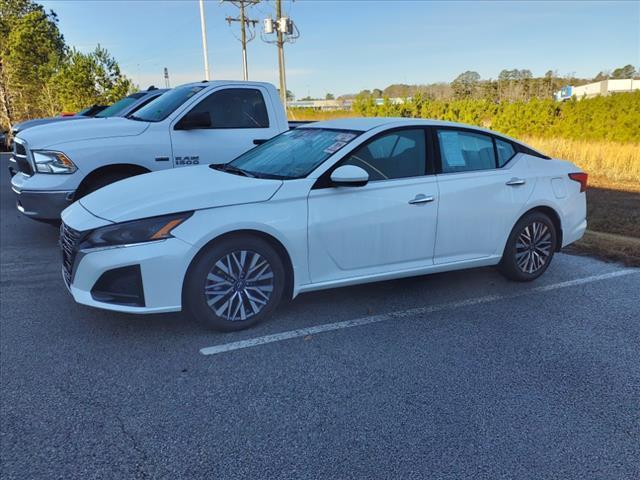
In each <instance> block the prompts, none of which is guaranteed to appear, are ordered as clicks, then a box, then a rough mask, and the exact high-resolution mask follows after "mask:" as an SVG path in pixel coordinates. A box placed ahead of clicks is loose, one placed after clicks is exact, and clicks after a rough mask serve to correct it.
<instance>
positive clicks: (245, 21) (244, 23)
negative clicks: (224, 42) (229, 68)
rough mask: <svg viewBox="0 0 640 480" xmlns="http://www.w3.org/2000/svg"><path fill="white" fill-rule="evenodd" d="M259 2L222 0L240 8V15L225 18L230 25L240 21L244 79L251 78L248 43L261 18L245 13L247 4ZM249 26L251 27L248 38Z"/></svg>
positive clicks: (254, 0) (257, 0) (253, 35)
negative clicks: (254, 17) (249, 16)
mask: <svg viewBox="0 0 640 480" xmlns="http://www.w3.org/2000/svg"><path fill="white" fill-rule="evenodd" d="M259 2H260V0H221V3H231V4H232V5H235V6H236V7H238V9H239V10H240V15H239V16H238V17H226V18H225V20H226V21H227V23H228V24H229V26H231V23H232V22H239V23H240V38H239V40H240V42H241V43H242V76H243V78H244V80H249V66H248V64H247V43H248V42H250V41H251V40H253V39H254V38H255V36H256V34H255V26H256V25H257V24H258V23H260V22H259V20H252V19H250V18H247V16H246V14H245V8H246V7H247V6H252V5H257V4H258V3H259ZM247 27H248V29H249V38H248V39H247ZM252 28H253V30H252ZM234 36H235V34H234ZM236 38H237V37H236Z"/></svg>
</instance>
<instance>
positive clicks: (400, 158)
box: [344, 129, 426, 181]
mask: <svg viewBox="0 0 640 480" xmlns="http://www.w3.org/2000/svg"><path fill="white" fill-rule="evenodd" d="M344 164H346V165H356V166H358V167H361V168H364V169H365V170H366V171H367V173H369V179H370V180H372V181H375V180H391V179H394V178H405V177H416V176H419V175H424V174H425V168H426V149H425V134H424V130H423V129H413V130H400V131H395V132H391V133H388V134H387V135H384V136H382V137H378V138H376V139H375V140H373V141H371V142H369V143H367V144H365V145H363V146H361V147H360V148H358V149H357V150H356V151H355V152H353V153H352V154H351V155H349V157H348V158H347V159H346V161H345V162H344Z"/></svg>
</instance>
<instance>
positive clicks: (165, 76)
mask: <svg viewBox="0 0 640 480" xmlns="http://www.w3.org/2000/svg"><path fill="white" fill-rule="evenodd" d="M164 87H165V88H170V83H169V69H168V68H167V67H164Z"/></svg>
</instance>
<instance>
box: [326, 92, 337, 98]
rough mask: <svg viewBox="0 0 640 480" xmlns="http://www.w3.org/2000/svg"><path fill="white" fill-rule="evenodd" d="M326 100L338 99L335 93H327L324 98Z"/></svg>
mask: <svg viewBox="0 0 640 480" xmlns="http://www.w3.org/2000/svg"><path fill="white" fill-rule="evenodd" d="M324 99H325V100H335V99H336V97H335V96H334V95H333V93H327V94H326V95H325V97H324Z"/></svg>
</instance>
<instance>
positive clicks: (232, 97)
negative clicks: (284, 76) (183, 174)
mask: <svg viewBox="0 0 640 480" xmlns="http://www.w3.org/2000/svg"><path fill="white" fill-rule="evenodd" d="M265 98H268V97H267V92H266V91H265V90H264V89H263V88H262V87H259V86H234V87H233V88H229V87H222V88H221V89H219V90H216V91H214V92H212V93H211V94H209V95H208V96H207V97H205V98H204V99H202V100H201V101H200V102H199V103H198V104H197V105H196V106H195V107H193V108H192V109H190V110H189V111H188V112H186V113H185V115H182V116H181V117H180V118H178V119H176V120H175V121H174V122H173V124H172V126H171V143H172V149H173V162H174V166H176V167H182V166H187V165H197V164H210V163H227V162H229V161H231V160H233V159H234V158H236V157H237V156H238V155H240V154H242V153H244V152H246V151H247V150H249V149H251V148H253V147H254V146H255V144H254V140H264V139H269V138H271V137H273V136H275V135H276V134H277V133H278V132H279V128H278V125H276V122H275V119H271V118H270V117H269V109H268V107H267V102H266V101H265ZM192 113H201V114H205V115H208V118H209V120H210V125H209V126H206V127H196V128H184V127H181V123H180V121H181V120H182V119H183V118H184V117H185V116H187V115H190V114H192Z"/></svg>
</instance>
